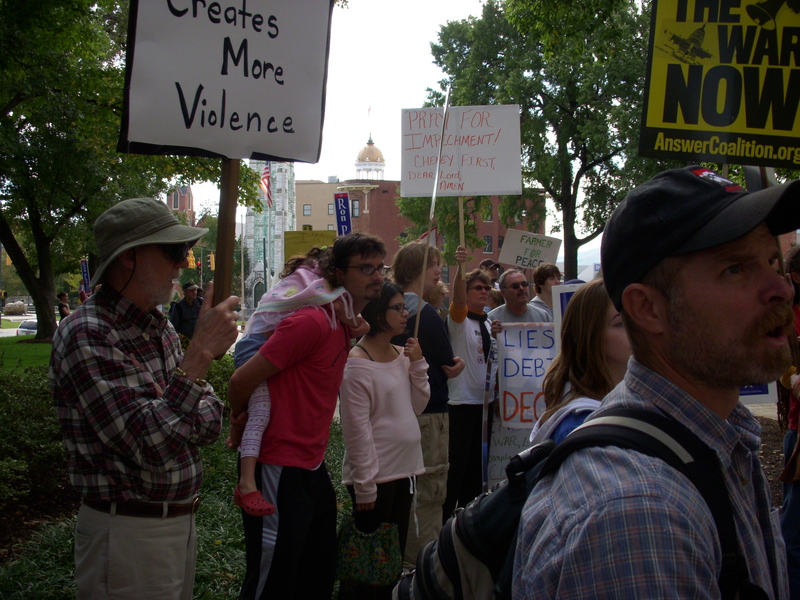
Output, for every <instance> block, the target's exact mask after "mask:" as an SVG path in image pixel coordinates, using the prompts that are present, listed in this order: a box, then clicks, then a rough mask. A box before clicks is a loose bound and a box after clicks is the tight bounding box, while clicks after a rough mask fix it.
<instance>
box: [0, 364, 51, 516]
mask: <svg viewBox="0 0 800 600" xmlns="http://www.w3.org/2000/svg"><path fill="white" fill-rule="evenodd" d="M0 406H2V407H3V412H4V418H3V419H2V420H0V456H3V457H11V456H13V457H14V460H9V459H5V460H3V462H2V464H0V503H5V502H7V501H9V500H12V499H15V497H16V498H18V497H19V496H20V495H25V494H26V493H34V492H36V493H44V494H48V493H50V492H55V491H56V489H58V488H59V486H60V485H61V483H62V482H63V480H64V474H65V472H66V462H65V459H64V447H63V443H62V438H61V427H60V425H59V423H58V417H57V416H56V411H55V408H54V407H53V403H52V400H51V399H50V393H49V391H48V388H47V367H44V366H41V367H26V368H21V369H14V370H0Z"/></svg>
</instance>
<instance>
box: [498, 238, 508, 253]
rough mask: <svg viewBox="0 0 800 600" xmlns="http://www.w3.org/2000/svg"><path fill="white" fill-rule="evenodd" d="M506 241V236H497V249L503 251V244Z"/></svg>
mask: <svg viewBox="0 0 800 600" xmlns="http://www.w3.org/2000/svg"><path fill="white" fill-rule="evenodd" d="M505 241H506V236H504V235H498V236H497V249H498V250H502V249H503V242H505Z"/></svg>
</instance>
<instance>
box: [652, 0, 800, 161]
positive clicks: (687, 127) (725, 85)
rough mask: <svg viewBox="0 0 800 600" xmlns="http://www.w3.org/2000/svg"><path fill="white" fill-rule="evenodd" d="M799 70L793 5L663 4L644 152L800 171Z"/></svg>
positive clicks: (657, 17) (658, 5) (675, 0)
mask: <svg viewBox="0 0 800 600" xmlns="http://www.w3.org/2000/svg"><path fill="white" fill-rule="evenodd" d="M799 67H800V15H798V14H797V13H796V12H795V11H794V10H793V7H791V6H790V4H787V3H786V1H785V0H762V1H761V2H755V1H748V0H655V1H654V2H653V16H652V22H651V33H650V52H649V55H648V69H647V85H646V90H645V105H644V111H643V116H642V131H641V138H640V143H639V153H640V154H641V155H643V156H654V157H659V158H675V159H682V160H707V161H712V162H719V163H724V162H728V163H736V164H749V165H764V166H773V167H787V168H797V166H798V165H800V139H798V138H800V120H799V119H798V118H797V117H798V114H797V113H798V107H800V68H799Z"/></svg>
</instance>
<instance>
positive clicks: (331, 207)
mask: <svg viewBox="0 0 800 600" xmlns="http://www.w3.org/2000/svg"><path fill="white" fill-rule="evenodd" d="M328 214H329V215H332V214H334V212H333V204H328Z"/></svg>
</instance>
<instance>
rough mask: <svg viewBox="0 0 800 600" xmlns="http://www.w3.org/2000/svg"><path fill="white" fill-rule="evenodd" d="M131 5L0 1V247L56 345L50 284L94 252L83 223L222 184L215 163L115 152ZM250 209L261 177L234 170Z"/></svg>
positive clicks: (42, 331)
mask: <svg viewBox="0 0 800 600" xmlns="http://www.w3.org/2000/svg"><path fill="white" fill-rule="evenodd" d="M127 14H128V4H127V1H124V0H101V1H94V0H42V1H41V2H35V3H29V2H23V1H22V0H4V1H2V2H0V243H2V244H3V246H4V247H5V248H6V251H7V252H8V255H9V256H10V257H11V260H12V261H13V264H14V268H15V269H16V271H17V273H18V274H19V277H20V278H21V279H22V281H23V283H24V285H25V287H26V289H27V290H28V293H29V294H30V295H31V297H32V298H33V302H34V305H35V306H36V312H37V316H38V320H39V328H38V333H37V337H39V338H48V337H52V334H53V332H54V331H55V327H56V321H55V314H54V311H53V304H54V302H55V289H54V283H53V280H54V277H55V276H57V275H59V274H61V273H68V272H74V271H75V270H76V269H77V267H78V265H79V259H80V258H81V257H84V256H87V255H89V254H91V253H92V252H93V251H94V244H93V236H92V234H91V224H92V223H93V222H94V220H95V219H96V218H97V216H99V215H100V214H101V213H102V212H103V211H104V210H106V209H107V208H108V207H109V206H111V205H112V204H114V203H116V202H118V201H119V200H121V199H124V198H129V197H140V196H159V195H161V194H163V193H165V192H166V191H167V189H169V187H170V185H172V184H174V183H175V182H178V183H192V182H195V181H207V180H217V181H218V180H219V177H220V169H221V161H219V160H215V159H198V158H187V157H174V156H173V157H169V156H139V155H120V154H117V152H116V150H115V147H116V140H117V136H118V132H119V119H120V115H121V100H122V90H123V84H124V72H123V64H124V47H125V34H126V31H127ZM241 171H242V176H241V178H240V182H239V186H240V187H239V192H240V193H239V197H240V201H243V202H244V203H248V204H253V203H255V201H256V198H257V186H256V180H257V176H256V175H255V174H254V173H252V171H251V170H250V169H241Z"/></svg>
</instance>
